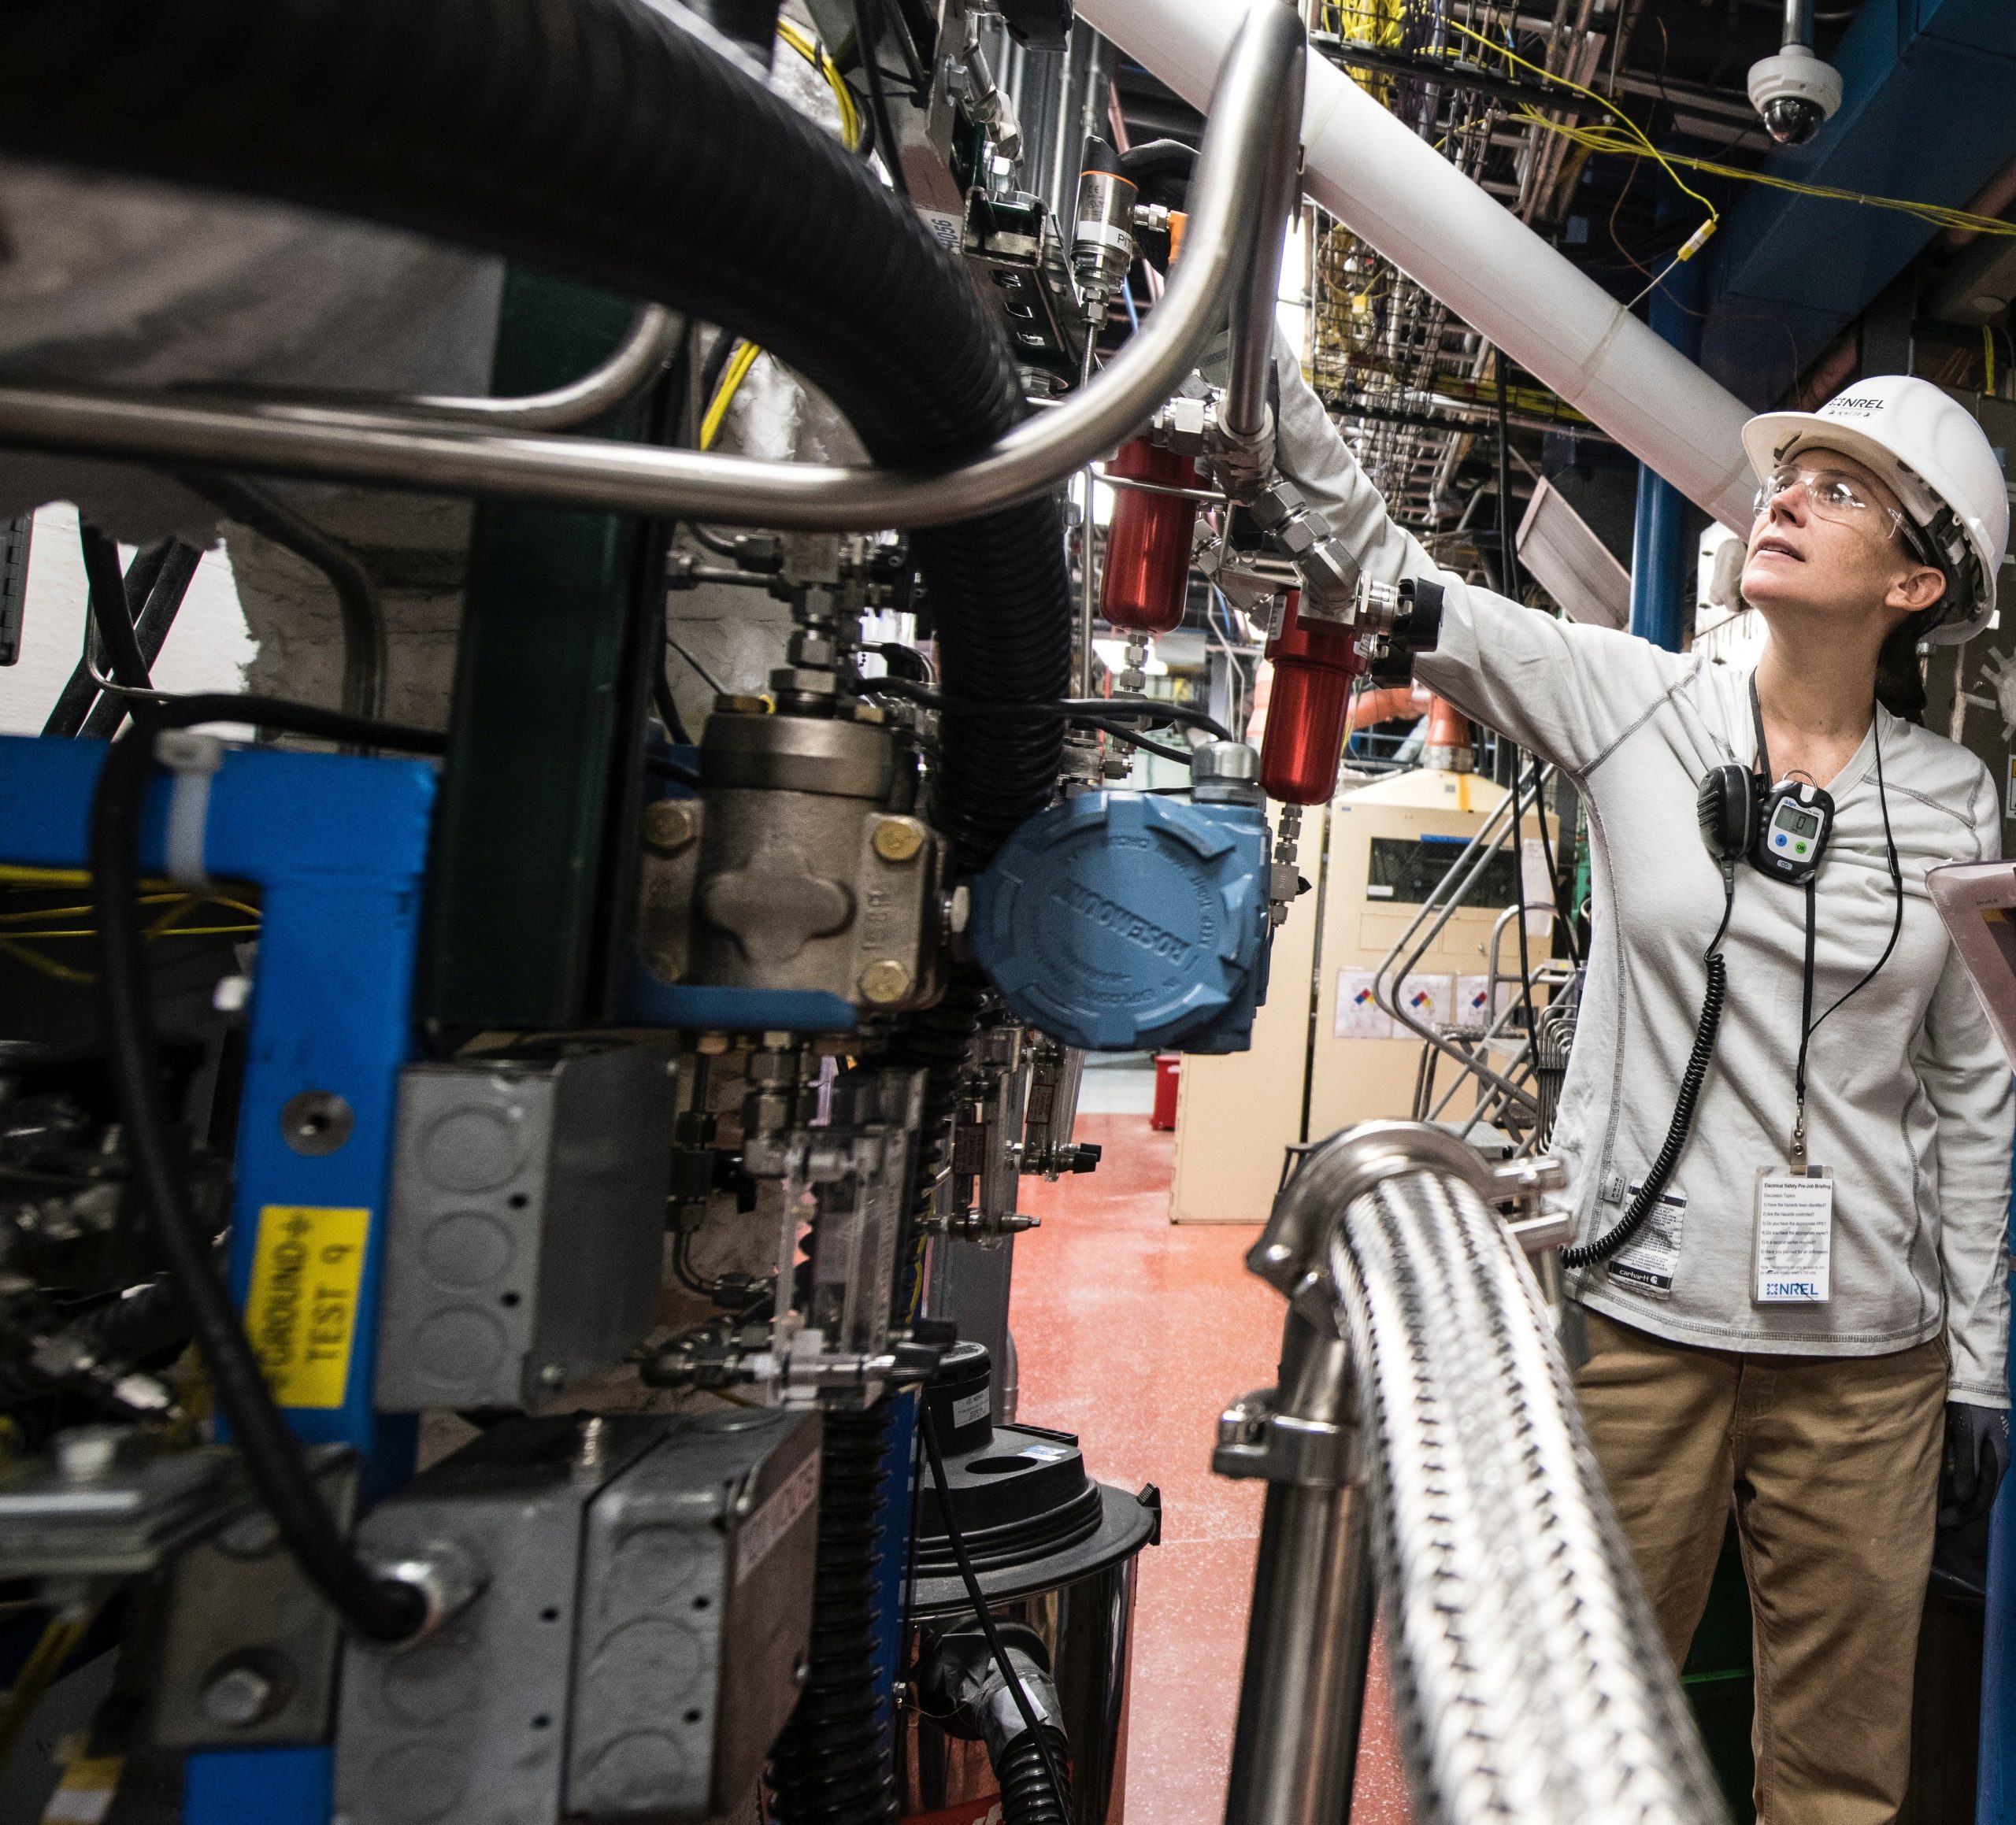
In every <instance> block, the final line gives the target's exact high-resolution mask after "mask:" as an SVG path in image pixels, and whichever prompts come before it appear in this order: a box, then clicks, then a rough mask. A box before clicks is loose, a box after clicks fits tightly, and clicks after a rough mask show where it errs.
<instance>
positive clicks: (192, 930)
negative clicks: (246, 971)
mask: <svg viewBox="0 0 2016 1825" xmlns="http://www.w3.org/2000/svg"><path fill="white" fill-rule="evenodd" d="M18 872H28V871H13V870H10V871H9V874H10V875H11V874H16V873H18ZM35 872H40V873H43V874H45V875H49V874H55V873H58V872H65V873H67V872H69V871H57V870H53V869H52V870H43V871H35ZM35 884H37V885H40V884H41V883H39V882H38V883H35ZM52 884H54V883H52ZM70 884H71V883H69V882H68V881H65V882H63V883H61V885H65V886H69V885H70ZM140 904H141V905H143V906H160V907H162V908H163V909H164V910H163V911H162V912H161V915H160V916H159V917H158V918H157V919H156V920H154V923H153V924H150V925H149V926H148V927H146V930H145V931H143V932H142V934H141V942H143V943H146V944H151V943H152V942H154V940H155V939H156V938H226V937H239V936H242V935H249V934H250V933H253V932H256V931H258V929H259V918H260V913H259V909H258V907H256V906H252V905H247V904H246V902H245V901H243V900H234V899H232V898H229V897H228V895H225V894H190V893H186V892H183V891H181V890H178V889H168V890H161V891H157V892H154V893H149V894H142V895H141V897H140ZM198 906H221V907H224V908H226V909H228V910H229V911H231V912H241V913H243V914H244V916H246V919H247V920H250V924H243V925H183V924H180V920H182V919H183V917H184V916H186V915H187V914H188V913H189V912H191V911H192V910H194V909H195V908H196V907H198ZM92 911H93V909H92V908H91V907H89V906H44V907H38V908H35V909H33V910H31V911H28V912H0V924H4V925H16V924H19V923H20V921H22V920H50V919H58V920H60V919H75V918H78V917H86V918H88V917H89V916H91V912H92ZM97 935H98V930H97V927H95V926H91V925H84V926H76V927H66V926H60V925H59V926H55V927H47V926H37V927H35V928H34V929H32V930H18V931H0V952H4V953H6V954H7V955H8V956H9V957H14V958H17V960H19V961H20V962H22V963H24V964H27V965H28V968H31V969H32V970H35V971H36V972H39V974H41V975H46V976H49V977H51V978H53V979H54V980H55V981H57V982H61V983H95V982H96V981H97V980H98V978H97V976H96V975H94V974H93V973H92V972H91V971H89V970H82V969H78V968H74V967H73V966H72V965H71V964H67V963H59V962H57V960H56V959H55V958H54V957H46V956H44V955H43V953H42V952H40V951H39V950H35V948H34V946H32V945H31V944H30V943H28V942H25V941H26V940H28V939H31V938H33V939H36V940H44V939H50V938H95V937H96V936H97Z"/></svg>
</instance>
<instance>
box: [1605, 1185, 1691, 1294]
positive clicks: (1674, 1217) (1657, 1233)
mask: <svg viewBox="0 0 2016 1825" xmlns="http://www.w3.org/2000/svg"><path fill="white" fill-rule="evenodd" d="M1641 1190H1644V1182H1643V1181H1642V1180H1634V1181H1633V1182H1632V1183H1630V1184H1629V1185H1627V1186H1625V1188H1624V1205H1625V1209H1627V1210H1628V1209H1630V1208H1631V1205H1632V1204H1633V1203H1634V1202H1635V1201H1636V1199H1637V1196H1638V1194H1639V1193H1640V1191H1641ZM1686 1220H1687V1194H1686V1193H1685V1192H1684V1191H1676V1190H1674V1189H1673V1187H1672V1186H1667V1187H1666V1190H1663V1191H1662V1192H1661V1193H1660V1194H1659V1198H1658V1202H1657V1203H1656V1204H1655V1205H1653V1206H1652V1208H1651V1209H1650V1210H1649V1211H1647V1212H1646V1213H1645V1220H1644V1222H1643V1223H1640V1225H1639V1226H1638V1232H1637V1234H1636V1235H1634V1236H1632V1238H1631V1239H1630V1241H1629V1242H1626V1243H1625V1245H1624V1246H1623V1247H1622V1248H1621V1249H1618V1251H1617V1253H1615V1254H1614V1255H1613V1256H1611V1257H1610V1263H1609V1266H1610V1278H1611V1279H1613V1280H1618V1281H1621V1282H1622V1283H1624V1284H1625V1286H1629V1288H1630V1289H1631V1290H1632V1291H1633V1292H1634V1293H1642V1294H1646V1295H1647V1296H1648V1297H1651V1298H1654V1299H1666V1298H1670V1297H1672V1296H1673V1270H1674V1269H1675V1268H1677V1267H1678V1266H1679V1264H1680V1231H1681V1225H1682V1224H1683V1223H1685V1222H1686Z"/></svg>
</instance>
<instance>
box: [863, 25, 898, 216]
mask: <svg viewBox="0 0 2016 1825" xmlns="http://www.w3.org/2000/svg"><path fill="white" fill-rule="evenodd" d="M871 17H873V20H874V21H875V24H876V27H877V28H879V27H880V24H881V23H882V8H881V4H880V0H854V43H855V45H856V46H857V48H858V50H859V51H860V53H861V65H862V69H863V70H864V71H865V72H866V73H867V76H868V102H869V113H870V114H871V115H872V116H873V119H874V122H875V141H876V144H877V145H878V146H880V147H881V149H882V168H883V169H884V170H885V171H887V172H888V174H889V181H890V183H892V184H894V185H895V187H896V194H897V195H899V197H901V198H902V199H903V201H904V202H909V201H910V180H909V179H908V178H906V176H903V156H902V148H901V146H899V144H898V142H897V139H896V130H895V127H893V126H892V125H891V124H890V120H889V98H888V94H887V93H886V92H885V91H884V88H883V84H882V60H881V57H880V56H879V55H878V54H877V52H878V47H879V46H880V43H881V38H882V35H881V32H880V30H879V29H878V30H871V29H870V28H869V19H870V18H871Z"/></svg>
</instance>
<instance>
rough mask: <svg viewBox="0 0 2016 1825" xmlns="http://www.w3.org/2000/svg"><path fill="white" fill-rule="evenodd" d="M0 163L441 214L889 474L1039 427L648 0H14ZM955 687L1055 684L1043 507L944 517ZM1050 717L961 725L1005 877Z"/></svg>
mask: <svg viewBox="0 0 2016 1825" xmlns="http://www.w3.org/2000/svg"><path fill="white" fill-rule="evenodd" d="M6 24H7V33H6V37H7V54H6V57H5V58H4V59H0V148H4V149H5V150H7V151H9V152H13V153H15V154H24V155H26V156H28V157H39V158H50V159H57V160H64V161H71V162H74V163H77V164H81V165H90V166H93V167H95V168H99V169H102V170H109V171H117V172H128V173H132V174H135V175H139V176H150V177H154V178H162V179H167V180H172V181H176V182H181V183H193V184H198V185H202V186H206V187H212V188H216V189H222V190H227V191H234V192H236V193H239V194H245V195H251V196H258V197H263V198H272V199H276V200H279V201H281V202H292V203H297V204H302V205H307V206H309V207H311V208H317V209H328V210H331V211H333V212H335V213H339V214H343V215H348V216H353V217H361V218H364V219H366V220H373V221H378V222H382V223H386V224H391V225H393V226H395V227H401V228H410V229H414V230H417V231H420V232H421V233H424V234H427V235H434V236H436V237H439V238H440V239H445V240H449V241H454V242H461V243H462V244H464V245H467V246H474V247H477V248H480V249H482V250H485V251H488V252H491V253H496V254H502V255H504V256H505V257H507V258H510V259H512V260H515V261H521V262H522V263H524V264H525V265H531V266H535V267H538V268H543V270H546V271H548V272H560V273H565V274H567V275H569V276H573V277H576V278H580V279H585V280H587V281H589V282H591V283H596V284H599V285H603V286H606V287H609V288H610V290H612V291H618V292H621V293H623V294H626V295H628V296H630V297H633V298H646V299H650V300H652V301H654V302H659V303H662V304H665V305H670V306H672V307H673V308H674V309H679V310H681V311H685V312H688V313H691V314H693V315H695V316H696V317H702V318H704V319H705V320H708V321H710V322H712V323H715V324H720V325H721V326H722V327H723V328H724V329H727V330H728V331H731V332H732V333H734V334H736V335H743V336H746V337H747V338H748V339H750V340H751V341H753V342H759V343H761V344H762V346H763V347H765V349H767V350H770V351H771V352H772V353H773V354H775V355H776V357H778V358H779V359H780V360H781V361H784V362H785V363H787V365H789V366H790V367H791V368H794V369H795V371H796V372H799V374H801V375H802V376H804V377H805V378H806V379H807V380H809V381H810V382H811V383H813V385H814V386H815V387H818V388H819V389H820V390H821V391H822V392H824V393H825V394H826V395H827V397H828V398H830V399H832V402H834V404H835V405H836V406H838V407H839V409H840V410H841V411H842V412H843V413H844V414H845V415H846V416H847V419H848V420H849V421H850V423H851V424H852V425H853V426H854V429H855V431H857V432H858V434H859V435H860V437H861V439H862V443H863V444H864V445H865V446H866V448H867V449H868V450H869V453H870V454H871V455H872V456H873V457H874V459H875V460H876V461H877V462H878V463H881V464H884V465H901V466H906V467H918V468H932V467H934V466H936V467H942V466H943V465H947V464H950V463H951V462H954V461H958V460H959V459H961V458H962V457H967V456H969V455H971V454H973V453H975V452H976V451H977V450H981V449H983V448H984V447H985V446H987V445H988V444H989V443H991V442H992V441H993V440H994V439H996V438H997V437H999V436H1000V435H1001V434H1002V432H1004V431H1006V430H1007V429H1009V428H1010V426H1011V425H1013V424H1014V423H1015V422H1016V420H1017V419H1018V418H1020V417H1021V416H1022V413H1023V412H1024V411H1025V406H1024V405H1023V402H1022V398H1021V383H1020V380H1019V379H1018V376H1017V372H1016V369H1015V365H1014V359H1013V357H1012V354H1011V351H1010V347H1009V344H1008V341H1007V337H1006V331H1005V330H1004V328H1002V324H1001V322H1000V320H999V317H997V316H996V315H995V313H994V311H993V310H992V309H991V307H990V305H989V304H988V302H987V301H986V300H984V299H983V298H982V297H981V296H980V292H979V291H978V289H977V288H976V287H975V286H974V284H973V282H972V280H971V279H970V278H969V276H968V274H967V273H966V272H965V268H963V266H962V265H961V264H960V263H959V261H957V260H956V259H954V257H952V256H951V255H949V254H946V253H945V252H944V251H943V250H941V249H940V248H939V246H938V245H937V243H936V242H935V241H934V240H933V239H932V237H931V235H930V234H929V233H928V231H926V230H925V228H924V227H923V225H922V224H921V223H920V222H919V221H918V220H917V217H916V216H915V215H914V214H913V213H912V212H911V211H910V209H907V208H906V207H905V206H904V205H903V204H902V202H899V200H898V199H897V198H895V197H893V196H891V194H889V193H888V191H884V189H882V187H880V185H879V184H877V183H876V182H875V181H874V180H873V177H871V176H869V173H868V172H866V171H865V169H864V168H862V165H861V164H860V162H859V161H858V160H856V159H855V158H854V157H850V155H849V154H848V153H847V150H846V149H845V148H844V147H843V146H841V145H840V144H839V143H838V142H837V141H836V140H835V139H832V138H831V137H829V136H828V135H826V134H825V133H824V132H823V131H821V130H820V129H819V128H817V127H816V126H814V125H813V124H812V123H811V122H810V121H809V120H806V119H804V118H803V117H801V116H800V115H799V114H797V113H795V112H794V111H793V110H792V109H791V108H789V107H788V106H786V105H785V104H784V102H780V101H779V100H778V99H777V98H776V97H774V96H773V95H772V94H769V91H766V90H765V89H764V88H763V87H762V86H761V85H760V84H758V83H756V82H754V80H751V79H750V77H749V76H746V75H745V74H743V72H741V71H740V70H739V69H736V68H733V67H732V66H731V65H729V64H728V62H727V61H725V60H724V59H722V58H721V57H717V55H715V54H713V52H712V51H710V50H707V49H706V47H705V46H703V45H702V44H701V43H699V41H698V40H697V39H694V38H693V37H691V35H688V34H687V33H685V32H683V31H680V30H679V29H678V28H676V27H675V26H674V25H673V24H670V23H669V21H668V20H665V18H663V17H661V16H660V14H659V13H657V12H655V11H654V10H653V9H652V8H651V7H650V6H648V5H647V4H645V3H644V0H567V3H566V4H564V5H556V4H553V3H552V0H176V3H175V4H174V5H172V6H164V5H161V3H160V0H14V3H13V4H12V5H10V6H9V7H8V8H7V9H6ZM914 549H915V551H916V554H917V561H918V565H919V567H920V568H921V570H922V572H924V576H925V582H926V583H927V585H928V589H929V591H930V594H931V598H932V602H933V605H934V612H935V613H936V617H937V621H938V625H939V631H940V652H941V653H942V655H943V687H944V690H945V691H946V694H947V695H948V696H951V697H986V698H992V699H994V700H995V701H1016V700H1018V699H1019V700H1022V701H1048V700H1052V699H1055V698H1061V697H1062V696H1063V695H1064V694H1065V690H1066V689H1067V688H1068V686H1069V666H1070V627H1071V622H1070V604H1069V590H1068V587H1067V582H1066V577H1065V564H1064V542H1063V528H1062V520H1061V518H1060V516H1059V513H1058V505H1057V502H1056V500H1055V498H1054V496H1051V495H1045V496H1043V497H1042V498H1039V499H1037V500H1034V501H1030V502H1024V503H1023V504H1021V505H1018V506H1014V507H1006V508H1002V509H999V511H997V512H995V513H988V514H985V515H984V516H980V518H977V519H976V520H969V521H967V522H965V523H964V524H960V525H956V526H948V527H939V528H932V529H931V530H929V531H920V532H919V533H918V534H917V535H916V539H915V546H914ZM1062 740H1063V726H1062V722H1061V720H1058V719H1057V718H1054V717H1047V716H1046V717H1040V718H1036V719H1032V720H1029V721H1028V722H1020V721H1015V722H1002V723H992V722H988V723H982V722H980V721H978V720H970V721H968V722H966V723H964V724H956V723H955V724H953V725H951V727H947V730H946V731H945V755H944V767H943V776H942V779H941V782H940V798H941V803H940V806H939V815H940V818H941V821H942V822H943V824H944V826H945V827H946V828H947V831H948V834H949V835H951V838H952V841H953V843H954V848H955V851H956V853H957V855H958V861H960V863H961V864H962V865H963V866H965V867H966V868H975V867H977V866H979V865H980V864H983V863H984V862H985V861H987V860H988V857H990V856H991V854H992V853H993V851H994V850H995V847H996V846H998V845H999V842H1001V841H1002V838H1004V837H1006V835H1008V834H1009V832H1010V831H1013V830H1014V828H1015V827H1017V825H1018V824H1021V822H1022V821H1023V820H1025V819H1026V818H1028V817H1029V816H1033V815H1034V814H1035V813H1036V812H1038V811H1040V810H1041V809H1043V806H1044V805H1046V804H1047V802H1048V801H1049V798H1050V796H1051V790H1052V787H1053V785H1054V780H1055V776H1056V772H1057V768H1058V761H1059V760H1060V758H1061V755H1062Z"/></svg>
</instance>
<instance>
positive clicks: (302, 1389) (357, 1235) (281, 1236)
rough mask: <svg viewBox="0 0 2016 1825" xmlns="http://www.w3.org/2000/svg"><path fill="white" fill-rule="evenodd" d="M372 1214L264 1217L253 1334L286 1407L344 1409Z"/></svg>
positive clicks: (300, 1212) (276, 1211)
mask: <svg viewBox="0 0 2016 1825" xmlns="http://www.w3.org/2000/svg"><path fill="white" fill-rule="evenodd" d="M370 1224H371V1212H369V1211H368V1210H335V1209H327V1208H324V1207H322V1206H318V1205H302V1204H269V1205H266V1206H265V1209H262V1210H261V1212H259V1242H258V1250H257V1252H256V1253H254V1257H253V1261H252V1297H250V1299H249V1300H248V1301H246V1307H245V1328H246V1331H248V1332H249V1333H250V1335H251V1338H252V1347H253V1348H254V1349H255V1350H257V1351H258V1354H259V1366H260V1367H261V1368H263V1369H264V1370H265V1372H266V1379H267V1380H268V1381H269V1382H270V1383H272V1390H273V1397H274V1398H275V1399H276V1400H277V1401H279V1402H280V1405H282V1406H283V1407H340V1406H341V1405H343V1385H344V1383H347V1381H348V1380H349V1379H350V1343H351V1341H352V1339H353V1338H355V1336H356V1335H357V1295H358V1287H359V1286H360V1285H361V1283H362V1281H363V1278H364V1238H365V1232H366V1231H368V1230H369V1227H370Z"/></svg>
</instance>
